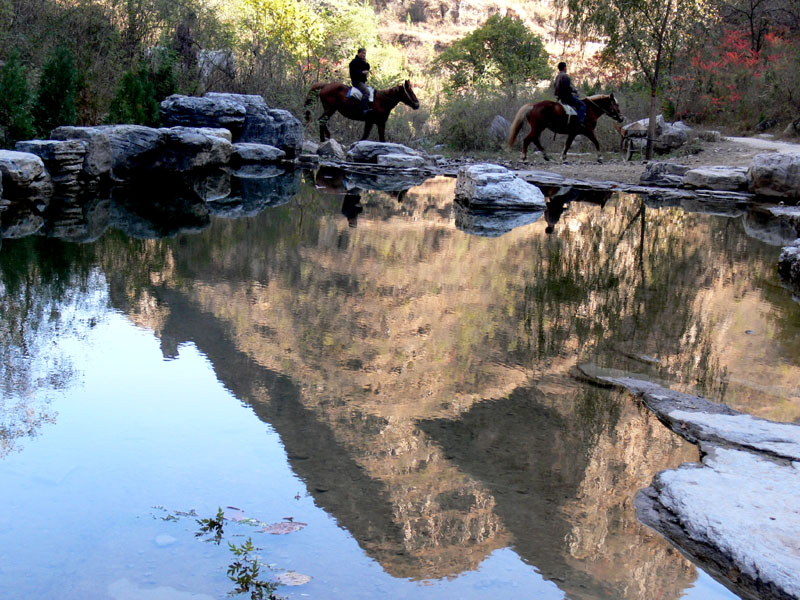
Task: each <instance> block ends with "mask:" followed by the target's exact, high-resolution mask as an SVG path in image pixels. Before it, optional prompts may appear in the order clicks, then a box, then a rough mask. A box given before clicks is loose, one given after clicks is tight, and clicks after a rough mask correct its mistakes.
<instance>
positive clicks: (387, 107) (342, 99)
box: [303, 79, 419, 142]
mask: <svg viewBox="0 0 800 600" xmlns="http://www.w3.org/2000/svg"><path fill="white" fill-rule="evenodd" d="M349 90H350V86H348V85H345V84H343V83H315V84H314V85H312V86H311V89H310V90H309V92H308V95H307V96H306V101H305V104H304V105H303V106H304V107H305V119H306V123H308V122H309V121H311V107H312V105H313V104H314V102H315V101H316V100H319V101H320V103H321V104H322V115H320V117H319V139H320V141H321V142H324V141H325V140H326V139H328V138H330V137H331V132H330V130H329V129H328V121H329V120H330V118H331V117H332V116H333V115H334V114H336V112H337V111H338V112H340V113H341V114H342V115H344V116H345V117H347V118H348V119H353V120H354V121H364V135H363V136H361V139H362V140H365V139H367V138H368V137H369V134H370V131H372V126H373V125H377V126H378V138H379V139H380V141H382V142H385V141H386V120H387V119H388V118H389V113H390V112H392V110H393V109H394V107H395V106H397V105H398V104H399V103H401V102H402V103H403V104H406V105H407V106H410V107H411V108H412V109H414V110H417V109H418V108H419V100H417V96H416V95H415V94H414V90H413V89H411V82H410V81H409V80H408V79H406V80H405V82H404V83H401V84H398V85H396V86H394V87H390V88H387V89H385V90H375V97H374V100H373V101H372V110H370V111H369V112H368V113H367V114H364V113H363V111H362V109H361V103H360V102H358V101H357V100H355V99H353V98H349V97H348V94H347V92H348V91H349Z"/></svg>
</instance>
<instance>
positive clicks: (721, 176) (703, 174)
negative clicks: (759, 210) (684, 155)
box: [683, 166, 747, 192]
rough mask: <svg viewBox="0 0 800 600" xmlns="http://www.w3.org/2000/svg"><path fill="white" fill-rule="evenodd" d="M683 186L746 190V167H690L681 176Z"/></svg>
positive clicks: (733, 190) (730, 190)
mask: <svg viewBox="0 0 800 600" xmlns="http://www.w3.org/2000/svg"><path fill="white" fill-rule="evenodd" d="M683 187H687V188H690V189H703V190H722V191H728V192H738V191H743V190H747V169H745V168H744V167H726V166H709V167H699V168H697V169H690V170H688V171H687V172H686V174H685V175H684V176H683Z"/></svg>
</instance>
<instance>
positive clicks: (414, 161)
mask: <svg viewBox="0 0 800 600" xmlns="http://www.w3.org/2000/svg"><path fill="white" fill-rule="evenodd" d="M378 164H379V165H381V166H383V167H405V168H419V167H424V166H425V159H424V158H422V157H421V156H409V155H407V154H381V155H380V156H379V157H378Z"/></svg>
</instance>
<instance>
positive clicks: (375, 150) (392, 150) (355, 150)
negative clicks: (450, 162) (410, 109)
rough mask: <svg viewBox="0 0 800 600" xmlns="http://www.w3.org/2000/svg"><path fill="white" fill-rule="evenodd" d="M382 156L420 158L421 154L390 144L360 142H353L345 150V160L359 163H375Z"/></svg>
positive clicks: (406, 147) (399, 145) (411, 149)
mask: <svg viewBox="0 0 800 600" xmlns="http://www.w3.org/2000/svg"><path fill="white" fill-rule="evenodd" d="M382 154H402V155H405V156H421V157H423V158H425V156H424V155H423V153H422V152H420V151H418V150H414V149H413V148H409V147H408V146H404V145H403V144H395V143H392V142H372V141H369V140H361V141H359V142H355V143H354V144H352V145H351V146H350V148H349V149H348V150H347V160H349V161H352V162H360V163H377V162H378V157H379V156H380V155H382Z"/></svg>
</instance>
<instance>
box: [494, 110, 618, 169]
mask: <svg viewBox="0 0 800 600" xmlns="http://www.w3.org/2000/svg"><path fill="white" fill-rule="evenodd" d="M583 102H584V103H585V104H586V119H585V120H584V123H583V125H578V124H577V123H576V122H574V117H573V119H572V120H568V118H567V113H566V111H565V110H564V107H563V106H562V105H561V104H560V103H559V102H552V101H550V100H545V101H544V102H537V103H536V104H526V105H525V106H523V107H522V108H520V109H519V110H518V111H517V116H516V117H514V123H513V124H512V125H511V133H510V135H509V138H508V145H509V147H510V146H513V145H514V141H515V140H516V139H517V135H518V134H519V131H520V129H522V126H523V124H524V123H525V121H526V120H527V121H528V123H529V124H530V126H531V131H530V133H528V135H527V136H525V139H523V140H522V160H527V159H528V146H529V145H530V143H531V142H533V143H534V145H535V146H536V147H537V148H538V149H539V151H541V153H542V156H544V159H545V160H550V157H549V156H548V155H547V153H546V152H545V151H544V148H543V147H542V144H541V142H540V141H539V137H540V136H541V135H542V132H543V131H544V130H545V129H550V130H551V131H553V132H555V133H566V134H567V141H566V143H565V144H564V151H563V152H562V153H561V160H564V159H566V158H567V150H569V147H570V146H571V145H572V140H574V139H575V137H576V136H578V135H585V136H586V137H587V138H589V139H590V140H591V141H592V143H593V144H594V147H595V148H597V152H598V155H597V160H602V158H601V157H600V154H599V153H600V143H599V142H598V141H597V138H596V137H595V135H594V128H595V126H596V125H597V120H598V119H599V118H600V117H601V116H603V115H608V116H609V117H611V118H612V119H614V120H615V121H619V122H620V123H621V122H622V120H623V117H622V114H621V113H620V110H619V105H618V104H617V101H616V99H615V98H614V94H609V95H607V96H606V95H597V96H589V97H588V98H584V100H583Z"/></svg>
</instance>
